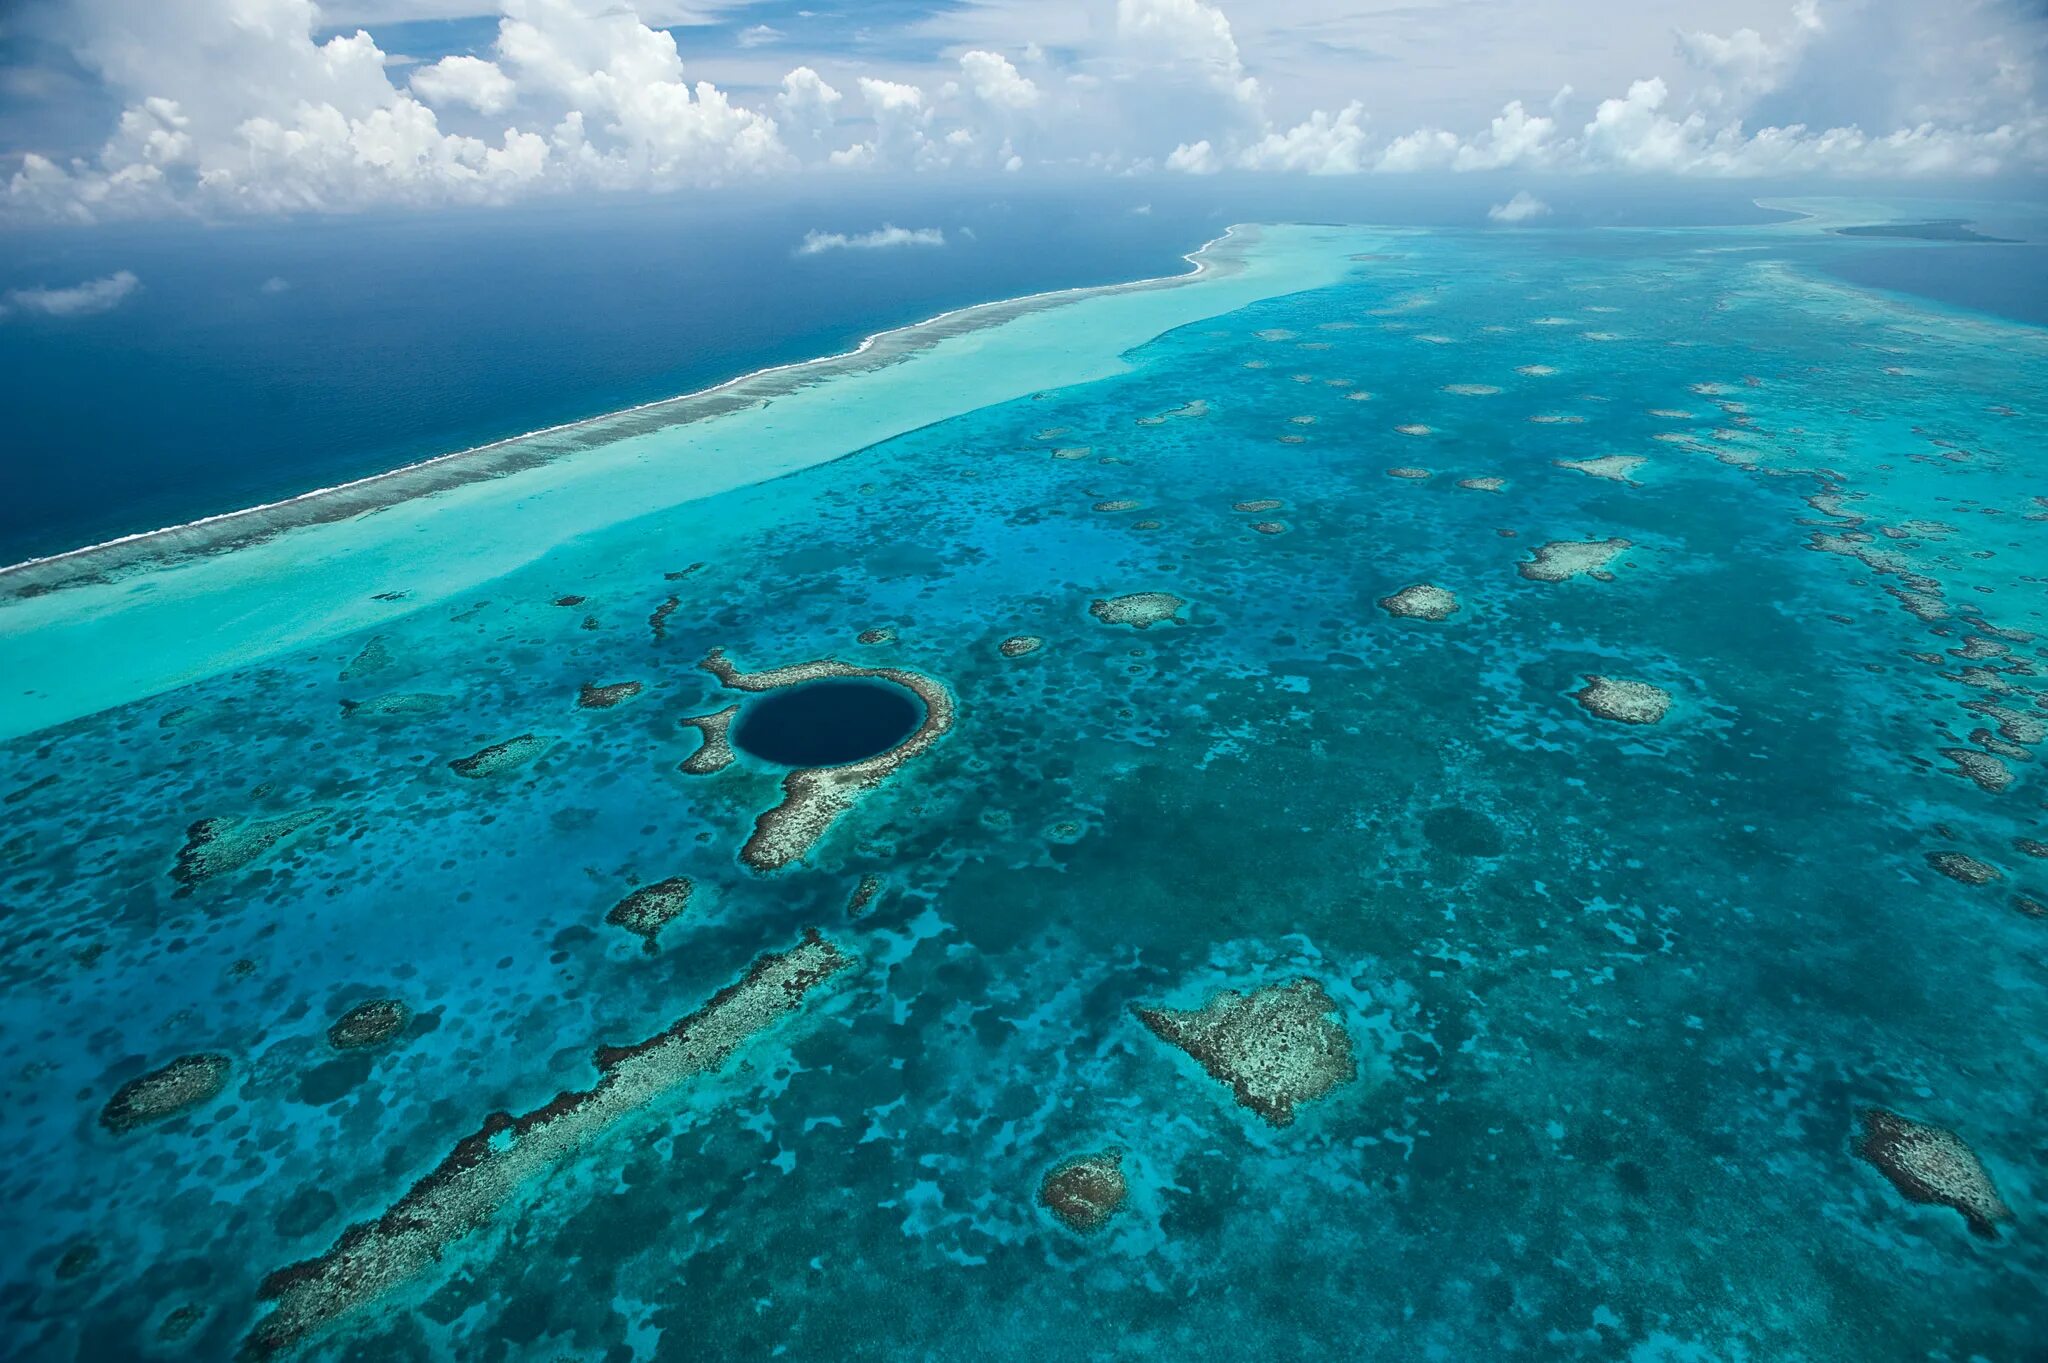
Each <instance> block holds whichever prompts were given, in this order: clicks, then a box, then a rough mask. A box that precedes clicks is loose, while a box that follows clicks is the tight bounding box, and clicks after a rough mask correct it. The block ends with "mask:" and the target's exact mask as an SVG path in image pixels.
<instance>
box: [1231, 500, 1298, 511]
mask: <svg viewBox="0 0 2048 1363" xmlns="http://www.w3.org/2000/svg"><path fill="white" fill-rule="evenodd" d="M1285 505H1287V504H1286V503H1285V502H1283V501H1281V500H1280V499H1279V498H1278V497H1254V498H1252V499H1251V500H1250V501H1248V502H1233V503H1231V506H1230V509H1231V510H1232V511H1244V512H1248V513H1250V514H1252V515H1257V514H1259V513H1261V512H1265V511H1278V510H1279V509H1280V508H1281V507H1283V506H1285Z"/></svg>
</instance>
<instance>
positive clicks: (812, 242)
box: [796, 223, 946, 256]
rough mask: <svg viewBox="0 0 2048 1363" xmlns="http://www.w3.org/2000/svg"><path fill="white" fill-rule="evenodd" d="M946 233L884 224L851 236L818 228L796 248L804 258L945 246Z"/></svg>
mask: <svg viewBox="0 0 2048 1363" xmlns="http://www.w3.org/2000/svg"><path fill="white" fill-rule="evenodd" d="M945 244H946V234H945V233H944V232H943V231H941V230H940V229H939V228H936V227H915V228H912V227H895V226H892V225H890V224H887V223H885V224H883V225H882V226H881V227H878V228H876V229H875V230H874V231H872V232H861V233H857V234H855V235H853V236H848V235H847V234H846V233H844V232H820V231H818V230H817V229H816V228H812V229H811V230H810V231H808V232H806V233H804V241H803V245H801V246H799V247H797V248H796V253H797V254H798V255H800V256H815V255H818V254H820V253H821V252H825V251H877V250H886V249H889V248H891V247H897V246H944V245H945Z"/></svg>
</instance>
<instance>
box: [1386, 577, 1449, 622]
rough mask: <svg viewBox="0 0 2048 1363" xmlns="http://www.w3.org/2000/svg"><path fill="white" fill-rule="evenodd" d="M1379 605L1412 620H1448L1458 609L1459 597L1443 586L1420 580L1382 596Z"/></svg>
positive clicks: (1391, 612)
mask: <svg viewBox="0 0 2048 1363" xmlns="http://www.w3.org/2000/svg"><path fill="white" fill-rule="evenodd" d="M1379 607H1380V609H1381V610H1383V611H1385V612H1386V613H1387V614H1389V615H1398V616H1403V617H1406V618H1408V619H1412V620H1448V619H1450V618H1451V616H1452V614H1453V613H1455V612H1456V611H1457V609H1458V598H1457V597H1456V596H1455V595H1454V594H1452V593H1451V592H1449V591H1446V590H1445V589H1444V588H1442V587H1438V586H1434V585H1432V584H1431V583H1428V582H1418V583H1416V584H1415V585H1414V586H1412V587H1403V588H1402V589H1401V590H1400V591H1398V592H1395V593H1394V594H1393V595H1392V596H1383V597H1381V598H1380V600H1379Z"/></svg>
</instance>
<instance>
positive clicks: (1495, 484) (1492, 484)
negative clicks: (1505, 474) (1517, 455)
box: [1458, 477, 1508, 492]
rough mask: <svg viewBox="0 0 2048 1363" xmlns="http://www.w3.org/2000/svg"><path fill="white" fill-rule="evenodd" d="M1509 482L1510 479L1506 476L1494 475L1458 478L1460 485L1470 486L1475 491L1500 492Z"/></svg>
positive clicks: (1463, 486)
mask: <svg viewBox="0 0 2048 1363" xmlns="http://www.w3.org/2000/svg"><path fill="white" fill-rule="evenodd" d="M1507 483H1508V480H1507V479H1505V478H1494V477H1484V478H1460V479H1459V480H1458V486H1459V487H1462V488H1469V489H1471V490H1472V491H1473V492H1499V491H1500V490H1501V489H1502V488H1504V487H1506V486H1507Z"/></svg>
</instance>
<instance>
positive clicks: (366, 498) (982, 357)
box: [0, 226, 1384, 738]
mask: <svg viewBox="0 0 2048 1363" xmlns="http://www.w3.org/2000/svg"><path fill="white" fill-rule="evenodd" d="M1383 237H1384V234H1383V233H1380V232H1376V231H1374V230H1372V229H1364V228H1336V227H1318V226H1281V227H1244V228H1236V229H1232V231H1230V232H1229V233H1228V234H1226V235H1225V236H1223V237H1221V238H1218V239H1217V240H1215V241H1213V242H1210V243H1209V244H1208V245H1207V246H1205V247H1203V248H1202V249H1201V250H1200V251H1198V252H1195V253H1193V254H1192V255H1191V256H1190V257H1189V259H1190V261H1191V262H1192V266H1193V268H1191V269H1190V270H1189V271H1188V272H1186V273H1184V274H1179V275H1173V276H1168V277H1165V278H1160V279H1151V280H1142V281H1138V282H1136V283H1132V284H1123V285H1114V286H1108V287H1104V288H1093V289H1075V290H1068V291H1064V292H1058V293H1051V294H1040V295H1035V296H1032V297H1028V298H1021V299H1012V300H1008V301H1004V302H998V303H989V304H983V305H979V306H976V307H972V308H966V309H962V310H960V311H958V312H952V313H947V314H944V315H942V316H940V317H935V318H932V319H931V320H929V321H926V322H922V323H919V324H917V325H915V326H911V327H905V328H902V329H900V330H897V331H890V332H884V333H882V334H880V335H877V336H873V337H870V338H869V339H868V340H867V341H866V342H864V343H863V344H862V345H861V346H860V347H859V348H858V349H856V350H854V351H852V352H849V353H846V354H842V355H835V356H830V357H826V358H823V359H819V360H813V361H809V362H806V363H804V364H799V365H790V366H785V367H782V368H778V369H771V370H764V371H761V372H759V373H755V374H750V375H747V376H745V377H743V378H739V379H735V380H733V381H731V382H730V383H726V384H721V385H719V386H718V387H715V388H711V389H706V390H704V391H703V392H700V393H694V394H690V395H687V396H684V397H679V398H673V399H669V400H667V401H664V402H658V403H653V404H650V405H648V406H645V407H639V408H634V409H631V410H628V411H624V412H617V413H613V414H611V415H608V416H602V417H598V418H595V419H592V420H589V421H584V422H578V423H576V424H573V425H570V426H563V427H558V428H554V429H551V430H546V431H540V432H535V433H533V434H531V435H526V436H521V437H519V438H517V439H514V440H508V441H503V442H500V443H498V444H495V445H488V446H484V447H480V448H478V449H474V450H466V451H461V452H459V453H456V454H451V455H445V456H442V457H441V458H438V459H434V460H429V461H427V462H425V463H422V464H416V465H413V466H411V467H408V468H405V469H400V470H397V471H395V472H392V473H387V474H382V475H379V476H377V477H374V478H369V479H364V480H362V481H360V482H356V483H351V484H347V485H345V486H342V487H337V488H331V489H325V490H322V491H320V492H315V493H309V494H307V495H305V496H302V497H297V498H293V499H291V500H289V501H285V502H279V503H276V504H273V505H269V506H264V507H257V508H252V509H250V510H247V511H239V512H235V513H232V514H229V515H224V516H217V517H214V518H211V519H209V520H204V521H199V522H195V523H193V524H190V525H185V526H178V527H174V528H171V529H166V530H160V531H156V532H153V533H150V534H147V535H138V536H133V537H130V538H128V539H124V540H120V541H115V542H112V543H109V544H105V545H99V546H95V547H93V548H89V549H83V550H78V551H75V552H73V553H69V554H64V555H60V556H57V557H54V558H49V559H43V560H38V561H34V562H31V563H26V564H18V565H15V566H14V567H12V568H7V569H0V675H4V676H6V677H7V678H9V680H10V682H11V683H12V684H11V685H10V686H9V687H8V689H7V694H6V696H5V697H4V698H0V738H7V737H12V736H14V735H17V734H22V733H29V732H33V731H35V730H37V729H41V728H45V727H47V726H49V725H52V724H59V723H62V722H63V721H65V720H67V719H73V718H76V717H78V716H81V715H88V714H93V713H95V712H97V711H100V710H104V709H108V708H111V707H113V706H116V705H121V704H125V703H127V702H129V701H134V700H138V699H141V698H143V697H146V696H150V695H155V694H158V693H160V692H162V691H165V690H168V689H170V688H172V687H174V686H178V685H182V684H184V683H187V682H191V681H197V680H200V679H202V678H205V677H208V676H212V675H214V674H216V673H219V672H222V671H226V670H229V669H231V668H235V667H241V666H247V665H249V664H252V663H257V662H261V661H262V660H264V659H266V658H270V657H273V656H276V655H277V654H280V653H283V652H285V651H287V650H290V649H294V648H300V647H305V646H308V645H311V644H316V643H319V642H322V641H325V640H328V639H333V638H337V637H340V636H342V635H345V634H348V633H352V632H354V631H355V630H358V629H363V628H365V627H369V626H374V625H376V624H377V623H379V622H381V621H384V620H389V619H392V618H394V617H396V616H399V615H403V614H407V613H410V612H412V611H416V610H419V609H422V608H423V607H427V606H431V605H434V604H437V603H439V602H442V601H446V600H448V599H450V598H451V597H453V596H456V595H458V594H461V593H466V592H470V591H473V590H474V589H475V588H476V587H477V586H479V585H480V584H482V583H485V582H488V581H491V580H492V579H494V578H497V577H501V576H503V575H504V574H506V573H508V572H511V571H512V570H514V569H516V568H519V567H521V566H523V565H525V564H528V563H531V562H533V561H534V560H536V559H538V558H540V557H541V556H543V555H545V554H546V553H547V552H548V551H549V550H551V549H553V548H555V547H556V546H558V545H562V544H565V543H567V542H568V541H570V540H573V539H576V538H578V537H579V536H583V535H587V534H590V533H592V532H594V531H597V530H602V529H604V528H606V527H609V526H613V525H617V524H619V523H620V522H622V521H624V520H627V519H631V518H634V517H638V516H641V515H645V514H646V513H648V512H650V511H654V510H658V509H660V508H663V507H669V506H675V505H678V504H680V503H683V502H688V501H694V500H698V499H701V498H705V497H710V496H714V495H716V494H718V493H720V492H725V491H728V490H730V489H732V488H736V487H742V486H746V485H749V484H753V483H758V482H763V481H766V480H769V479H773V478H777V477H781V476H783V475H785V474H789V473H792V472H795V471H797V470H800V469H805V468H810V467H812V466H815V465H818V464H822V463H826V462H828V461H830V460H833V459H838V458H840V457H843V456H845V455H847V454H850V453H853V452H854V451H856V450H860V449H864V448H866V447H868V446H870V445H873V444H875V443H877V442H879V441H883V440H887V439H889V438H890V437H892V436H895V435H899V434H901V433H903V432H905V431H910V430H915V429H917V428H920V427H923V426H927V425H930V424H932V423H934V422H938V421H943V420H946V419H948V418H950V417H954V416H958V415H961V414H962V413H965V412H969V411H974V410H976V409H978V408H981V407H986V406H989V405H992V404H995V403H999V402H1006V401H1010V400H1012V399H1016V398H1020V397H1025V396H1028V395H1029V394H1031V393H1034V392H1038V391H1041V390H1044V389H1049V388H1058V387H1065V386H1069V385H1072V384H1076V383H1085V382H1089V381H1092V380H1095V379H1099V378H1105V377H1108V376H1111V375H1114V374H1119V373H1123V372H1125V371H1127V370H1128V369H1129V368H1130V362H1129V361H1128V360H1126V359H1125V355H1126V353H1127V352H1129V351H1130V350H1132V349H1133V348H1134V347H1136V346H1138V345H1141V344H1142V343H1144V342H1146V341H1149V340H1151V339H1152V338H1153V337H1155V336H1158V335H1160V334H1162V333H1164V332H1167V331H1170V330H1173V329H1174V328H1177V327H1181V326H1185V325H1187V324H1189V323H1191V322H1195V321H1199V320H1202V319H1204V318H1208V317H1215V316H1220V315H1222V314H1224V313H1227V312H1232V311H1235V310H1236V309H1238V308H1241V307H1244V306H1245V305H1247V304H1249V303H1253V302H1256V301H1258V300H1260V299H1262V298H1271V297H1276V296H1279V295H1282V294H1288V293H1295V292H1299V291H1301V290H1305V289H1312V288H1318V287H1321V286H1323V285H1326V284H1330V283H1334V282H1336V281H1337V280H1338V279H1341V278H1343V277H1344V276H1345V275H1346V274H1347V273H1349V272H1350V271H1351V270H1352V269H1353V268H1355V267H1354V266H1353V265H1352V264H1351V263H1350V260H1349V257H1350V256H1351V255H1352V254H1355V253H1357V252H1359V251H1361V250H1365V249H1368V248H1370V247H1371V246H1372V245H1373V244H1374V243H1376V242H1379V241H1381V240H1382V239H1383ZM373 513H374V514H373Z"/></svg>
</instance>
